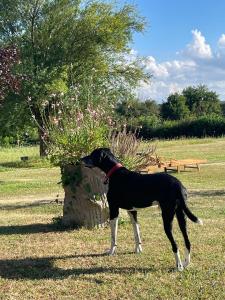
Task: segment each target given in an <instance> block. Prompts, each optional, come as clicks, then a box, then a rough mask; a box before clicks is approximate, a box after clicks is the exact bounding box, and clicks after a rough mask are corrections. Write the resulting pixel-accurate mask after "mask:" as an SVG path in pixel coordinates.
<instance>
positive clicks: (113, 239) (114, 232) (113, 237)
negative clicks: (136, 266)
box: [107, 217, 118, 255]
mask: <svg viewBox="0 0 225 300" xmlns="http://www.w3.org/2000/svg"><path fill="white" fill-rule="evenodd" d="M110 228H111V248H110V250H109V251H107V254H109V255H114V254H115V252H116V247H117V231H118V217H116V218H114V219H112V220H110Z"/></svg>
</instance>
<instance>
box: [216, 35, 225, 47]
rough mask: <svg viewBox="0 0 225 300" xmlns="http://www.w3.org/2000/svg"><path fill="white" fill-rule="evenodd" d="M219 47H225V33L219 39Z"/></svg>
mask: <svg viewBox="0 0 225 300" xmlns="http://www.w3.org/2000/svg"><path fill="white" fill-rule="evenodd" d="M218 46H219V48H225V34H224V33H223V34H222V35H221V37H220V38H219V40H218Z"/></svg>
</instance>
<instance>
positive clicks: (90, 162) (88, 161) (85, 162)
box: [81, 156, 94, 168]
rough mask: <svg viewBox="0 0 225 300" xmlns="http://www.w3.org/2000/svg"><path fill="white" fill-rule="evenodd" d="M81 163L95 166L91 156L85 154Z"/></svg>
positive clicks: (91, 166) (89, 166)
mask: <svg viewBox="0 0 225 300" xmlns="http://www.w3.org/2000/svg"><path fill="white" fill-rule="evenodd" d="M81 163H83V164H84V165H85V167H88V168H93V167H94V164H93V161H92V159H91V157H90V156H85V157H82V158H81Z"/></svg>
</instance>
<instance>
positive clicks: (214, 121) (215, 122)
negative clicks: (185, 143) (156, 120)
mask: <svg viewBox="0 0 225 300" xmlns="http://www.w3.org/2000/svg"><path fill="white" fill-rule="evenodd" d="M223 135H225V118H223V117H219V116H203V117H200V118H197V119H187V120H182V121H164V122H163V123H161V124H160V125H158V126H150V124H147V123H143V125H142V128H141V129H140V136H142V137H143V138H144V139H152V138H163V139H167V138H177V137H199V138H201V137H206V136H213V137H219V136H223Z"/></svg>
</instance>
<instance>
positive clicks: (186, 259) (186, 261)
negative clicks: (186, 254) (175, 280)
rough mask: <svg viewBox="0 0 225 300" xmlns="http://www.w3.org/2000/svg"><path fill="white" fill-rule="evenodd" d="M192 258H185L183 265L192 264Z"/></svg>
mask: <svg viewBox="0 0 225 300" xmlns="http://www.w3.org/2000/svg"><path fill="white" fill-rule="evenodd" d="M190 262H191V261H190V258H185V260H184V261H183V262H182V264H183V267H184V268H186V267H187V266H188V265H189V264H190Z"/></svg>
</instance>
